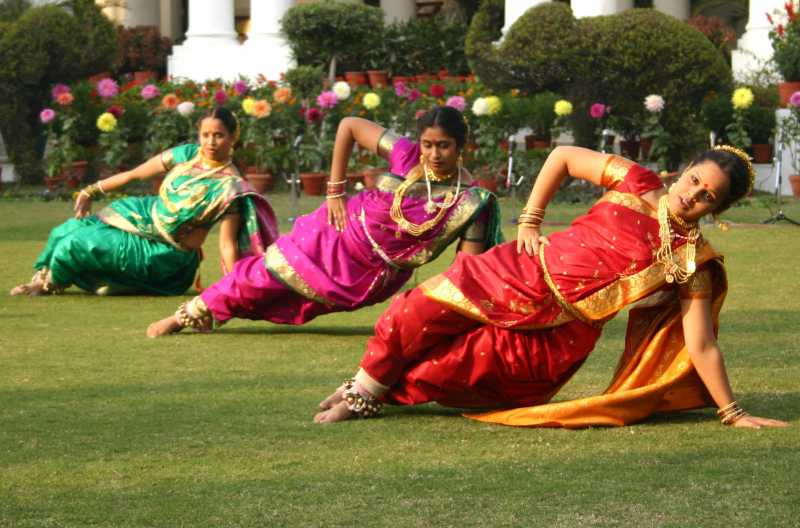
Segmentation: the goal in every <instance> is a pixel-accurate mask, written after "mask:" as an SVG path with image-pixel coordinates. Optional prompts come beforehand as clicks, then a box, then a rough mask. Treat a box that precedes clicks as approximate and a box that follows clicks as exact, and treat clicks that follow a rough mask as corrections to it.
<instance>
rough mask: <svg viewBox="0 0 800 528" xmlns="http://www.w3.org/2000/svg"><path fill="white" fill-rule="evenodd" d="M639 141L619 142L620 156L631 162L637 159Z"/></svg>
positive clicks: (627, 140)
mask: <svg viewBox="0 0 800 528" xmlns="http://www.w3.org/2000/svg"><path fill="white" fill-rule="evenodd" d="M639 146H640V144H639V141H638V140H636V139H626V140H624V141H620V142H619V150H620V152H621V154H622V155H623V156H624V157H626V158H628V159H632V160H637V159H639Z"/></svg>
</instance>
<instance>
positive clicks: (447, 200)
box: [389, 166, 460, 237]
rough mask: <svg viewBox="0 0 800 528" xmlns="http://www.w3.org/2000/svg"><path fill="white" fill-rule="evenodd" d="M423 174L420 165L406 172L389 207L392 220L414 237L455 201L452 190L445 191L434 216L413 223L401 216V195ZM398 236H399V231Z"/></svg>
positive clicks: (442, 214)
mask: <svg viewBox="0 0 800 528" xmlns="http://www.w3.org/2000/svg"><path fill="white" fill-rule="evenodd" d="M424 174H425V172H424V170H423V169H422V168H421V167H420V166H417V167H415V168H414V169H413V170H412V171H411V172H410V173H409V174H408V176H407V177H406V179H405V181H404V182H403V183H401V184H400V185H399V186H398V187H397V189H396V190H395V191H394V197H393V198H392V207H391V209H389V216H390V217H391V218H392V220H394V221H395V223H396V224H397V225H398V226H399V227H400V229H402V230H403V231H405V232H406V233H408V234H410V235H412V236H415V237H418V236H420V235H422V234H423V233H425V232H426V231H428V230H429V229H431V228H432V227H433V226H435V225H436V224H438V223H439V221H440V220H441V219H442V218H443V217H444V215H445V214H446V213H447V209H448V208H449V207H450V206H451V205H453V203H454V202H455V196H456V195H455V194H453V192H452V191H447V194H446V195H445V197H444V202H443V203H442V204H441V206H440V207H439V211H438V212H437V213H436V216H434V217H433V218H431V219H430V220H427V221H425V222H422V223H421V224H415V223H413V222H411V221H409V220H408V219H406V217H405V216H403V208H402V203H403V196H404V195H405V193H406V191H407V190H408V188H409V187H411V186H412V185H414V184H415V183H416V182H418V181H419V180H420V179H421V178H422V176H423V175H424ZM459 182H460V180H459ZM398 236H400V234H399V233H398Z"/></svg>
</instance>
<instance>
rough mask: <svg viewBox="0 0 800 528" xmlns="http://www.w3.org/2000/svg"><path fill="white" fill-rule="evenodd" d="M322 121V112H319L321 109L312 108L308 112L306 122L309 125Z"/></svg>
mask: <svg viewBox="0 0 800 528" xmlns="http://www.w3.org/2000/svg"><path fill="white" fill-rule="evenodd" d="M320 119H322V112H320V111H319V108H317V107H316V106H312V107H311V108H309V109H308V110H306V121H308V122H309V123H314V122H316V121H319V120H320Z"/></svg>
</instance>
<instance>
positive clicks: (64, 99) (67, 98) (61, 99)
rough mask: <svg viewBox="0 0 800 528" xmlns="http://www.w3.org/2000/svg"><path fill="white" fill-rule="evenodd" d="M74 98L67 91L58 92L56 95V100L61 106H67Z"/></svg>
mask: <svg viewBox="0 0 800 528" xmlns="http://www.w3.org/2000/svg"><path fill="white" fill-rule="evenodd" d="M74 100H75V97H73V95H72V94H71V93H69V92H64V93H60V94H58V95H57V96H56V102H57V103H58V104H60V105H61V106H69V105H71V104H72V101H74Z"/></svg>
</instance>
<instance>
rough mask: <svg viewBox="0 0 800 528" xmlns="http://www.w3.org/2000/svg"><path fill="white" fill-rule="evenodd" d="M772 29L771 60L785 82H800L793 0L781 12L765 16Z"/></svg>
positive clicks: (799, 35) (799, 30) (799, 34)
mask: <svg viewBox="0 0 800 528" xmlns="http://www.w3.org/2000/svg"><path fill="white" fill-rule="evenodd" d="M766 16H767V19H768V20H769V23H770V24H771V25H772V29H771V30H770V32H769V38H770V41H771V42H772V50H773V54H772V59H773V60H774V61H775V65H776V66H777V68H778V71H779V72H780V74H781V75H782V76H783V79H784V80H785V81H788V82H791V81H800V21H798V20H797V13H796V12H795V8H794V2H793V0H789V1H788V2H786V3H785V4H784V6H783V11H781V12H777V13H772V14H770V13H767V14H766Z"/></svg>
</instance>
